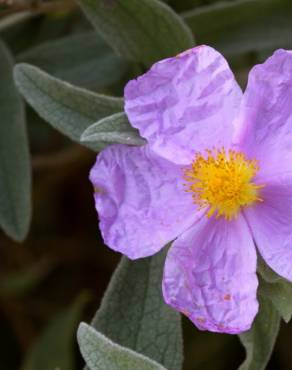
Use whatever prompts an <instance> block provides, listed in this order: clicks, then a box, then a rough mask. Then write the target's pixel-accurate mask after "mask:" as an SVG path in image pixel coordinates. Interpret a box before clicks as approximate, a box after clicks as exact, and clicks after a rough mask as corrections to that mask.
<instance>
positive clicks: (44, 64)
mask: <svg viewBox="0 0 292 370" xmlns="http://www.w3.org/2000/svg"><path fill="white" fill-rule="evenodd" d="M17 61H18V62H22V63H28V64H33V65H36V66H37V67H40V68H42V69H43V70H45V71H46V72H48V73H49V74H52V75H53V76H54V77H58V78H61V79H63V80H66V81H68V82H70V83H72V84H74V85H78V86H82V87H86V88H89V89H100V88H104V87H106V86H109V85H111V84H113V83H115V82H117V81H119V80H121V78H122V77H123V75H124V74H125V72H126V71H127V63H126V62H125V61H124V60H123V59H121V58H119V57H118V56H116V55H115V54H114V53H113V52H112V50H111V49H110V48H109V47H108V46H107V45H106V44H105V43H104V42H103V41H102V40H101V39H100V37H98V35H97V34H96V33H94V32H83V33H81V34H77V35H72V36H66V37H63V38H60V39H57V40H54V41H48V42H46V43H43V44H41V45H39V46H36V47H34V48H31V49H29V50H27V51H25V52H23V53H21V54H20V55H18V56H17Z"/></svg>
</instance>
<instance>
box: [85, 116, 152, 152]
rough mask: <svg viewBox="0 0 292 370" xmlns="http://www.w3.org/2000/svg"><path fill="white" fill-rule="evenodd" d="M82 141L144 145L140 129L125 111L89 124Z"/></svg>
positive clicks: (144, 141)
mask: <svg viewBox="0 0 292 370" xmlns="http://www.w3.org/2000/svg"><path fill="white" fill-rule="evenodd" d="M81 141H82V142H97V143H98V142H102V141H103V142H112V143H119V144H128V145H144V144H145V143H146V140H144V139H142V138H141V136H140V135H139V132H138V130H136V129H135V128H134V127H132V126H131V125H130V123H129V121H128V118H127V116H126V114H125V113H124V112H120V113H115V114H113V115H112V116H109V117H105V118H103V119H101V120H100V121H98V122H96V123H94V124H93V125H92V126H89V127H88V128H87V129H86V130H85V131H84V132H83V134H82V136H81Z"/></svg>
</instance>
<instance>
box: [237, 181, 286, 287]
mask: <svg viewBox="0 0 292 370" xmlns="http://www.w3.org/2000/svg"><path fill="white" fill-rule="evenodd" d="M261 198H262V199H263V201H262V202H261V203H257V204H256V205H255V206H253V207H248V208H246V210H245V211H244V214H245V217H246V219H247V221H248V223H249V225H250V228H251V230H252V234H253V237H254V240H255V242H256V244H257V247H258V249H259V251H260V254H261V255H262V257H263V258H264V260H265V261H266V263H267V264H268V265H269V266H270V267H271V268H272V269H273V270H274V271H276V272H277V273H278V274H279V275H281V276H283V277H284V278H286V279H288V280H290V281H292V174H290V175H281V176H276V177H274V178H271V179H270V180H269V181H268V182H267V183H266V185H265V187H264V188H263V189H262V191H261Z"/></svg>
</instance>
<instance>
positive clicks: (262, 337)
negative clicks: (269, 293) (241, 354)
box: [239, 296, 280, 370]
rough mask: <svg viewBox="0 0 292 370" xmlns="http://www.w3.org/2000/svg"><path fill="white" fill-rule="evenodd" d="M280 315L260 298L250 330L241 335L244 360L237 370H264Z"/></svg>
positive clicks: (276, 332) (265, 300) (274, 339)
mask: <svg viewBox="0 0 292 370" xmlns="http://www.w3.org/2000/svg"><path fill="white" fill-rule="evenodd" d="M279 327H280V315H279V314H278V312H277V310H276V309H275V308H274V306H273V305H272V304H271V302H270V301H269V300H268V299H266V298H264V297H261V296H260V311H259V313H258V315H257V317H256V319H255V321H254V323H253V326H252V328H251V330H249V331H248V332H246V333H243V334H241V335H240V336H239V337H240V340H241V342H242V344H243V345H244V347H245V349H246V359H245V361H244V363H243V364H242V365H241V366H240V368H239V370H264V369H265V368H266V365H267V363H268V361H269V359H270V356H271V353H272V351H273V348H274V344H275V341H276V338H277V335H278V332H279Z"/></svg>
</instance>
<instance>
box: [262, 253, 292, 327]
mask: <svg viewBox="0 0 292 370" xmlns="http://www.w3.org/2000/svg"><path fill="white" fill-rule="evenodd" d="M258 272H259V274H260V286H259V293H260V294H261V295H263V296H264V297H266V298H267V299H269V300H270V301H271V303H272V304H273V305H274V307H275V308H276V310H278V312H279V314H280V315H281V317H282V318H283V319H284V321H286V322H288V321H290V319H291V316H292V284H291V282H289V281H287V280H285V279H283V278H281V276H279V275H278V274H277V273H276V272H274V271H273V270H272V269H271V268H270V267H269V266H268V265H267V264H266V263H265V261H264V260H263V259H262V258H261V257H259V262H258Z"/></svg>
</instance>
